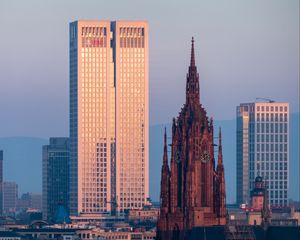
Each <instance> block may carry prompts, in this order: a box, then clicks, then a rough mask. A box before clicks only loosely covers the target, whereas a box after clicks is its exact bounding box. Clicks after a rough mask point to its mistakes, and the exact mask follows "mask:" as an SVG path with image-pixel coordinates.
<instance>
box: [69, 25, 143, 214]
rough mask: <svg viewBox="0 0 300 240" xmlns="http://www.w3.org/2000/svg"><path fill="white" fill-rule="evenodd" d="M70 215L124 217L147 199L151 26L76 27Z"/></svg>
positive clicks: (72, 48) (72, 68) (72, 49)
mask: <svg viewBox="0 0 300 240" xmlns="http://www.w3.org/2000/svg"><path fill="white" fill-rule="evenodd" d="M69 34H70V48H69V50H70V53H69V54H70V63H69V64H70V116H69V117H70V161H69V179H70V181H69V208H70V213H71V215H82V216H93V215H94V214H96V215H98V214H105V213H107V214H110V213H116V212H117V213H122V212H124V210H126V209H132V208H142V207H143V206H144V205H145V204H146V203H147V201H148V197H149V174H148V171H149V156H148V155H149V153H148V152H149V150H148V136H149V133H148V129H149V127H148V126H149V120H148V118H149V116H148V115H149V100H148V98H149V93H148V81H149V79H148V78H149V77H148V72H149V69H148V68H149V63H148V24H147V22H144V21H115V22H110V21H90V20H88V21H85V20H84V21H81V20H80V21H75V22H72V23H70V32H69Z"/></svg>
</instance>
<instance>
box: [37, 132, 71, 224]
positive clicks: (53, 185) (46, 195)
mask: <svg viewBox="0 0 300 240" xmlns="http://www.w3.org/2000/svg"><path fill="white" fill-rule="evenodd" d="M68 164H69V138H63V137H60V138H57V137H56V138H50V143H49V145H46V146H43V200H42V210H43V218H44V219H45V220H49V221H53V220H54V218H55V214H56V212H57V210H58V208H59V206H61V205H62V206H64V207H65V208H67V207H68V182H69V174H68V172H69V165H68Z"/></svg>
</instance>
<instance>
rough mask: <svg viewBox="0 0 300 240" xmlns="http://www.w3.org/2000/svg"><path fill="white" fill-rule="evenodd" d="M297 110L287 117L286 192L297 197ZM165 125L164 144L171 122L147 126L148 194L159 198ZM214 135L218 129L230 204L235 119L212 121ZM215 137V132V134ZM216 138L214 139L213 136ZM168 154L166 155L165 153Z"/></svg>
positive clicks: (233, 189) (233, 188) (233, 186)
mask: <svg viewBox="0 0 300 240" xmlns="http://www.w3.org/2000/svg"><path fill="white" fill-rule="evenodd" d="M299 116H300V113H292V114H291V118H290V183H291V184H290V191H289V197H290V198H292V199H294V200H296V199H298V200H299V194H300V193H299V189H300V183H299V182H300V180H299V174H300V167H299V146H300V145H299V143H300V141H299V124H300V118H299ZM165 126H166V127H167V130H168V131H167V134H168V137H169V138H168V143H171V139H170V136H171V134H170V133H171V132H170V131H171V124H169V123H168V124H164V125H155V126H151V127H150V131H149V132H150V140H149V145H150V174H149V176H150V196H151V198H152V200H154V201H158V200H159V189H160V172H161V164H162V154H163V134H164V127H165ZM214 126H215V134H217V133H218V128H219V127H221V128H222V140H223V158H224V164H225V181H226V198H227V202H229V203H234V202H235V198H236V181H235V179H236V120H235V119H233V120H226V121H215V122H214ZM216 136H217V135H216ZM216 140H217V139H216ZM169 157H170V155H169Z"/></svg>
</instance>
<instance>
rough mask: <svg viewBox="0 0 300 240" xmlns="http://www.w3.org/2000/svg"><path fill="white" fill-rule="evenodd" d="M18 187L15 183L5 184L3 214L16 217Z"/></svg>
mask: <svg viewBox="0 0 300 240" xmlns="http://www.w3.org/2000/svg"><path fill="white" fill-rule="evenodd" d="M17 199H18V185H17V184H16V183H15V182H3V214H4V215H5V216H15V213H16V210H17Z"/></svg>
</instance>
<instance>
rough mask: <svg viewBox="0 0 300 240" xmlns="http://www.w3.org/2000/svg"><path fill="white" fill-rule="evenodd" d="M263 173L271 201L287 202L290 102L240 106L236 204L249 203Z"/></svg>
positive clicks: (280, 204) (256, 103)
mask: <svg viewBox="0 0 300 240" xmlns="http://www.w3.org/2000/svg"><path fill="white" fill-rule="evenodd" d="M258 175H260V176H261V177H263V179H264V180H265V184H266V187H267V189H268V199H269V204H271V205H273V206H275V205H276V206H286V205H288V188H289V104H288V103H277V102H274V101H267V102H255V103H242V104H240V105H239V106H238V107H237V203H238V204H242V203H247V204H249V203H250V190H251V189H253V188H254V182H255V181H254V180H255V178H256V176H258Z"/></svg>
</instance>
